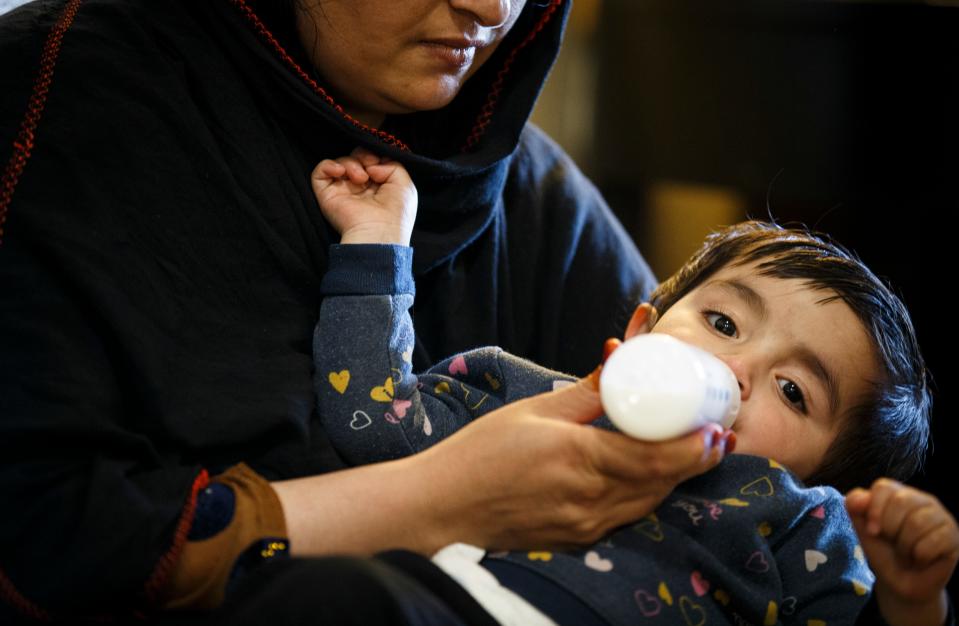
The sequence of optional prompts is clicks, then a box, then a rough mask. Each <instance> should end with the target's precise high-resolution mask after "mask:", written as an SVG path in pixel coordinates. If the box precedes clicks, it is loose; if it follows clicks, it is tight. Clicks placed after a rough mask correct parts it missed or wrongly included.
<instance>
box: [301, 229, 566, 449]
mask: <svg viewBox="0 0 959 626" xmlns="http://www.w3.org/2000/svg"><path fill="white" fill-rule="evenodd" d="M412 253H413V251H412V249H411V248H409V247H405V246H394V245H335V246H332V248H331V251H330V265H329V269H328V271H327V274H326V276H325V277H324V279H323V284H322V291H323V296H324V298H323V304H322V305H321V308H320V320H319V323H318V324H317V326H316V331H315V334H314V341H313V346H314V359H315V361H316V378H315V388H316V394H317V403H318V412H319V415H320V419H321V421H322V423H323V427H324V430H325V431H326V432H327V433H328V435H329V437H330V439H331V441H332V442H333V444H334V446H335V447H336V448H337V450H338V451H339V452H340V454H342V455H343V456H344V457H345V458H346V460H347V461H348V462H349V463H351V464H353V465H358V464H363V463H373V462H376V461H382V460H387V459H393V458H398V457H402V456H406V455H409V454H413V453H415V452H418V451H420V450H423V449H425V448H427V447H429V446H430V445H432V444H433V443H435V442H437V441H439V440H441V439H443V438H444V437H446V436H448V435H450V434H452V433H453V432H455V431H456V430H457V429H459V428H461V427H462V426H464V425H465V424H467V423H468V422H469V421H470V420H472V419H474V418H476V417H478V416H480V415H483V414H485V413H487V412H489V411H492V410H494V409H496V408H498V407H500V406H502V405H503V404H505V403H508V402H512V401H514V400H517V399H520V398H524V397H527V396H531V395H535V394H537V393H542V392H544V391H549V390H552V389H553V388H554V387H555V386H556V385H557V384H562V383H563V382H565V381H568V380H573V377H571V376H568V375H565V374H561V373H559V372H554V371H552V370H548V369H546V368H542V367H539V366H537V365H535V364H534V363H531V362H529V361H526V360H524V359H520V358H518V357H514V356H512V355H510V354H508V353H505V352H503V351H502V350H501V349H499V348H495V347H485V348H478V349H475V350H470V351H468V352H465V353H462V354H458V355H455V356H452V357H449V358H447V359H445V360H443V361H441V362H439V363H437V364H436V365H434V366H433V367H431V368H430V369H428V370H427V371H426V372H423V373H421V374H415V373H413V371H412V364H411V361H412V352H413V346H414V343H415V341H414V340H415V337H414V330H413V322H412V319H411V317H410V312H409V310H410V307H411V306H412V304H413V297H414V291H415V288H414V284H413V278H412V274H411V267H412Z"/></svg>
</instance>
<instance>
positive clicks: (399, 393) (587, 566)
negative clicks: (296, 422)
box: [314, 245, 873, 626]
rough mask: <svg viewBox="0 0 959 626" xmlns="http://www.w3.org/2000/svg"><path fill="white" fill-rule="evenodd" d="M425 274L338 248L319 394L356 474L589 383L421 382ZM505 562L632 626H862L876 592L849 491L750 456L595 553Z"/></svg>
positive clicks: (551, 374) (336, 441)
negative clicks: (488, 416)
mask: <svg viewBox="0 0 959 626" xmlns="http://www.w3.org/2000/svg"><path fill="white" fill-rule="evenodd" d="M411 263H412V249H411V248H408V247H404V246H387V245H382V246H380V245H351V246H333V247H332V248H331V253H330V265H329V270H328V272H327V274H326V276H325V278H324V280H323V284H322V290H323V296H324V299H323V304H322V307H321V310H320V321H319V323H318V324H317V327H316V333H315V336H314V345H315V346H316V348H317V349H316V350H315V352H314V359H315V361H316V378H315V386H316V392H317V400H318V404H319V411H318V412H319V415H320V419H321V420H322V421H323V428H324V430H325V431H326V432H327V433H328V435H329V437H330V439H331V441H332V443H333V445H334V446H335V447H336V449H337V450H338V451H339V453H340V454H341V455H342V456H343V457H344V458H345V459H346V460H347V461H348V462H349V463H351V464H354V465H360V464H365V463H373V462H377V461H383V460H388V459H394V458H398V457H402V456H406V455H409V454H414V453H416V452H418V451H420V450H423V449H425V448H427V447H429V446H430V445H432V444H433V443H435V442H437V441H439V440H441V439H443V438H444V437H446V436H448V435H450V434H451V433H453V432H455V431H456V430H457V429H458V428H460V427H461V426H463V425H465V424H467V423H468V422H469V421H470V420H472V419H475V418H477V417H480V416H482V415H483V414H485V413H487V412H489V411H492V410H494V409H496V408H498V407H500V406H503V405H504V404H506V403H509V402H512V401H514V400H518V399H521V398H525V397H528V396H530V395H534V394H537V393H541V392H544V391H549V390H551V389H553V388H555V387H557V386H558V385H563V384H568V383H569V381H571V380H573V378H572V377H571V376H568V375H566V374H562V373H559V372H555V371H552V370H548V369H545V368H542V367H539V366H537V365H535V364H534V363H531V362H529V361H526V360H524V359H521V358H518V357H516V356H513V355H510V354H509V353H506V352H504V351H502V350H500V349H499V348H493V347H480V348H476V349H474V350H471V351H468V352H465V353H462V354H458V355H455V356H452V357H450V358H447V359H446V360H444V361H442V362H440V363H438V364H436V365H434V366H433V367H431V368H430V369H429V370H427V371H426V372H424V373H421V374H414V373H413V371H412V366H411V363H410V360H411V359H410V354H411V351H412V347H413V345H414V331H413V321H412V319H411V317H410V314H409V309H410V306H411V305H412V302H413V297H414V291H415V289H414V284H413V278H412V274H411V270H410V268H411ZM320 346H322V349H319V347H320ZM598 425H600V426H603V427H607V428H609V427H610V426H609V424H608V422H606V421H605V419H602V420H600V421H599V424H598ZM491 558H500V559H506V560H508V561H510V562H512V563H514V564H517V565H520V566H522V567H524V568H528V569H529V570H531V571H534V572H536V573H537V574H539V575H541V576H544V577H546V578H548V579H549V580H551V581H552V582H553V583H555V584H556V585H558V586H559V587H561V588H563V589H565V590H566V591H568V592H569V593H570V594H572V595H574V596H575V597H577V598H578V599H579V600H581V601H582V602H584V603H585V604H586V605H588V606H589V607H590V608H592V609H593V610H594V611H595V612H596V613H597V614H598V615H600V616H601V617H602V619H604V620H605V621H607V622H609V623H611V624H622V625H624V626H625V625H626V624H646V623H649V624H684V623H685V624H687V625H689V626H707V625H713V624H737V625H738V624H757V625H759V624H763V625H774V624H803V625H804V626H822V625H826V624H853V623H855V621H856V616H857V615H858V614H859V612H860V611H861V610H862V608H863V606H864V605H865V604H866V602H867V600H868V597H869V594H870V590H871V585H872V580H873V578H872V573H871V572H870V571H869V569H868V567H867V566H866V563H865V558H864V557H863V553H862V550H861V548H860V547H859V546H858V545H857V539H856V535H855V532H854V531H853V528H852V525H851V523H850V521H849V519H848V517H847V515H846V512H845V507H844V506H843V498H842V495H841V494H839V493H838V492H837V491H836V490H834V489H832V488H830V487H813V488H806V487H805V486H804V485H803V484H802V483H801V482H800V481H799V480H798V479H797V478H795V477H794V476H793V475H792V474H791V473H789V471H788V470H786V469H785V468H784V467H782V466H781V465H779V464H778V463H776V461H774V460H772V459H765V458H760V457H753V456H746V455H730V456H729V457H727V458H726V459H725V460H724V461H723V462H722V463H721V464H720V465H719V466H718V467H717V468H715V469H714V470H712V471H710V472H708V473H706V474H704V475H702V476H698V477H696V478H694V479H692V480H689V481H687V482H685V483H683V484H681V485H679V486H678V487H677V488H676V489H675V490H674V491H673V493H672V494H670V496H669V497H668V498H667V499H666V500H665V501H664V502H663V503H662V504H661V505H660V507H659V508H658V509H657V510H656V511H655V512H654V513H652V514H650V515H648V516H646V517H645V518H643V519H641V520H637V521H636V522H635V523H633V524H630V525H627V526H624V527H622V528H620V529H618V530H616V531H615V532H612V533H610V534H609V535H608V536H607V537H605V538H604V539H603V540H601V541H599V542H597V543H596V544H594V545H592V546H590V547H588V548H586V549H582V550H573V551H563V552H553V551H545V550H543V551H530V552H523V553H518V552H511V553H501V554H495V555H491ZM514 591H518V592H519V593H522V589H518V590H517V589H514Z"/></svg>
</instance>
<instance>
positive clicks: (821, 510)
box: [809, 505, 826, 519]
mask: <svg viewBox="0 0 959 626" xmlns="http://www.w3.org/2000/svg"><path fill="white" fill-rule="evenodd" d="M809 514H810V515H812V516H813V517H816V518H819V519H826V507H824V506H822V505H820V506H817V507H816V508H815V509H813V510H812V511H810V513H809Z"/></svg>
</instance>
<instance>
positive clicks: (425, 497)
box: [272, 457, 449, 556]
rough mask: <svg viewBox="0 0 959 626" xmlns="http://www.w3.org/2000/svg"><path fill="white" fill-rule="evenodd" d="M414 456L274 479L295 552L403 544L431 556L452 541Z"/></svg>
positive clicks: (347, 550)
mask: <svg viewBox="0 0 959 626" xmlns="http://www.w3.org/2000/svg"><path fill="white" fill-rule="evenodd" d="M418 471H419V470H418V460H417V459H416V458H415V457H410V458H406V459H399V460H396V461H389V462H386V463H376V464H373V465H365V466H362V467H356V468H353V469H348V470H343V471H339V472H332V473H329V474H322V475H319V476H310V477H306V478H298V479H295V480H286V481H279V482H274V483H272V486H273V489H274V490H275V491H276V493H277V496H278V497H279V499H280V502H281V504H282V506H283V512H284V515H285V517H286V525H287V530H288V532H289V539H290V548H291V552H292V554H293V555H294V556H320V555H327V554H359V555H363V554H373V553H375V552H379V551H381V550H387V549H393V548H403V549H407V550H412V551H414V552H419V553H421V554H424V555H430V554H432V553H433V552H435V551H436V550H438V549H439V548H440V547H442V546H443V545H446V543H449V541H448V540H447V539H446V538H445V534H444V533H443V532H442V529H441V528H440V527H439V526H440V525H439V524H437V523H436V521H435V520H436V507H435V506H434V505H433V504H434V503H431V502H430V496H429V493H428V492H427V491H426V490H424V489H422V488H421V484H422V483H420V481H419V480H418V479H417V472H418Z"/></svg>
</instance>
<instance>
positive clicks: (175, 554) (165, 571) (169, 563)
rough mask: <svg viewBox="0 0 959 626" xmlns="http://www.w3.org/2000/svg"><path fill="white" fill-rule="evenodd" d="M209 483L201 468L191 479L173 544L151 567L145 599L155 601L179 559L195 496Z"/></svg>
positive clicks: (194, 508) (193, 509) (190, 525)
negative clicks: (151, 571)
mask: <svg viewBox="0 0 959 626" xmlns="http://www.w3.org/2000/svg"><path fill="white" fill-rule="evenodd" d="M209 484H210V475H209V474H208V473H207V471H206V470H201V471H200V473H199V474H198V475H197V477H196V479H195V480H194V481H193V488H192V489H191V490H190V499H189V500H187V503H186V504H185V505H184V506H183V512H182V513H181V514H180V520H179V521H178V522H177V525H176V531H175V532H174V533H173V544H172V545H171V546H170V549H169V550H167V552H166V554H164V555H163V556H162V557H160V560H159V562H158V563H157V564H156V567H155V568H154V569H153V573H152V574H150V577H149V578H148V579H147V582H146V584H145V585H144V589H145V591H146V596H147V600H149V601H150V602H151V603H153V602H155V601H156V599H157V596H158V595H159V593H160V591H162V590H163V587H164V586H165V585H166V583H167V581H168V580H169V578H170V574H172V573H173V568H174V567H176V564H177V561H178V560H179V559H180V553H181V552H183V547H184V546H185V545H186V538H187V535H189V534H190V528H191V527H192V526H193V515H194V513H196V498H197V494H198V493H199V492H200V490H201V489H206V487H207V486H208V485H209Z"/></svg>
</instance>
